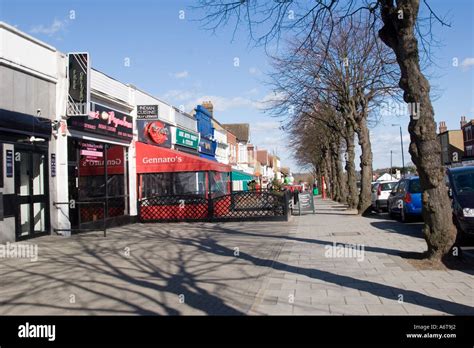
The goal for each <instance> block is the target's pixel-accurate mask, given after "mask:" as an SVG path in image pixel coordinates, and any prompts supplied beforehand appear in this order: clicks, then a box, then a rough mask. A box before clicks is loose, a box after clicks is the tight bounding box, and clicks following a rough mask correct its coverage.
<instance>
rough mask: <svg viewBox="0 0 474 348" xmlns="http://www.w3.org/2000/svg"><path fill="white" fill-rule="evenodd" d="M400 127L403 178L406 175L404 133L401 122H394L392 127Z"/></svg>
mask: <svg viewBox="0 0 474 348" xmlns="http://www.w3.org/2000/svg"><path fill="white" fill-rule="evenodd" d="M395 126H399V127H400V147H401V148H402V178H404V177H405V155H404V154H403V135H402V126H401V125H400V124H392V127H395Z"/></svg>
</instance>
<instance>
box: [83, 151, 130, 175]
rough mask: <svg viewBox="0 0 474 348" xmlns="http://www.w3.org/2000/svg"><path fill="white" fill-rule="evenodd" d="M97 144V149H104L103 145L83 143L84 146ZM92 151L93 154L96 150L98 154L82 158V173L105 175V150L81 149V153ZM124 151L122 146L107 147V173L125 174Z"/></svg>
mask: <svg viewBox="0 0 474 348" xmlns="http://www.w3.org/2000/svg"><path fill="white" fill-rule="evenodd" d="M87 146H95V147H97V150H99V149H103V147H102V145H98V144H88V143H83V145H82V147H84V148H87ZM83 151H84V152H85V151H90V153H91V154H94V152H96V153H97V154H98V155H97V156H87V155H84V157H82V158H81V167H80V175H81V176H89V175H103V174H104V163H105V158H104V157H105V156H104V152H103V151H93V150H81V153H82V152H83ZM124 166H125V163H124V151H123V147H122V146H112V147H110V148H108V149H107V166H106V167H107V174H108V175H114V174H123V173H124Z"/></svg>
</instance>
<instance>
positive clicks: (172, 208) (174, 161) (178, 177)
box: [136, 143, 231, 220]
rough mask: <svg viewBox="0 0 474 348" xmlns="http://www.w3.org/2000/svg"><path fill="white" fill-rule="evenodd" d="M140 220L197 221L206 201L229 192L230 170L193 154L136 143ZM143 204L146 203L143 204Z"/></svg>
mask: <svg viewBox="0 0 474 348" xmlns="http://www.w3.org/2000/svg"><path fill="white" fill-rule="evenodd" d="M136 161H137V162H136V168H137V176H138V178H137V185H138V188H137V189H138V201H139V202H138V205H139V206H140V211H139V214H140V218H141V219H143V218H144V217H146V216H149V215H151V213H150V212H151V211H153V215H154V216H155V217H157V216H158V217H159V218H162V219H170V220H172V219H187V218H199V217H201V218H202V217H204V216H206V215H207V213H208V211H207V209H208V206H207V201H208V199H209V198H215V197H219V196H223V195H227V194H229V193H230V190H231V187H230V171H231V167H230V166H228V165H224V164H221V163H218V162H215V161H210V160H207V159H203V158H200V157H198V156H195V155H191V154H188V153H184V152H181V151H176V150H172V149H166V148H162V147H157V146H153V145H148V144H144V143H136ZM144 202H147V203H144Z"/></svg>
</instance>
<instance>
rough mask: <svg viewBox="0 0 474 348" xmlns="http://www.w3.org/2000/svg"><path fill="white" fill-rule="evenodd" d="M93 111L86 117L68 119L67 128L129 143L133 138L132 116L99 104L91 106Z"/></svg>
mask: <svg viewBox="0 0 474 348" xmlns="http://www.w3.org/2000/svg"><path fill="white" fill-rule="evenodd" d="M92 106H93V111H91V112H89V114H88V116H76V117H73V118H70V119H68V121H67V122H68V127H69V128H70V129H76V130H80V131H83V132H88V133H94V134H100V135H107V136H110V137H114V138H120V139H125V140H129V141H131V140H132V138H133V123H132V121H133V119H132V116H129V115H126V114H124V113H122V112H119V111H115V110H111V109H109V108H107V107H105V106H102V105H100V104H95V103H94V104H92Z"/></svg>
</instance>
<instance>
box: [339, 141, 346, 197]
mask: <svg viewBox="0 0 474 348" xmlns="http://www.w3.org/2000/svg"><path fill="white" fill-rule="evenodd" d="M337 151H338V153H337V155H338V156H337V162H336V170H337V184H338V186H339V196H340V199H341V200H340V203H343V204H346V203H347V185H346V181H345V180H346V178H345V177H344V170H343V168H342V161H341V153H340V149H339V146H338V149H337Z"/></svg>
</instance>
